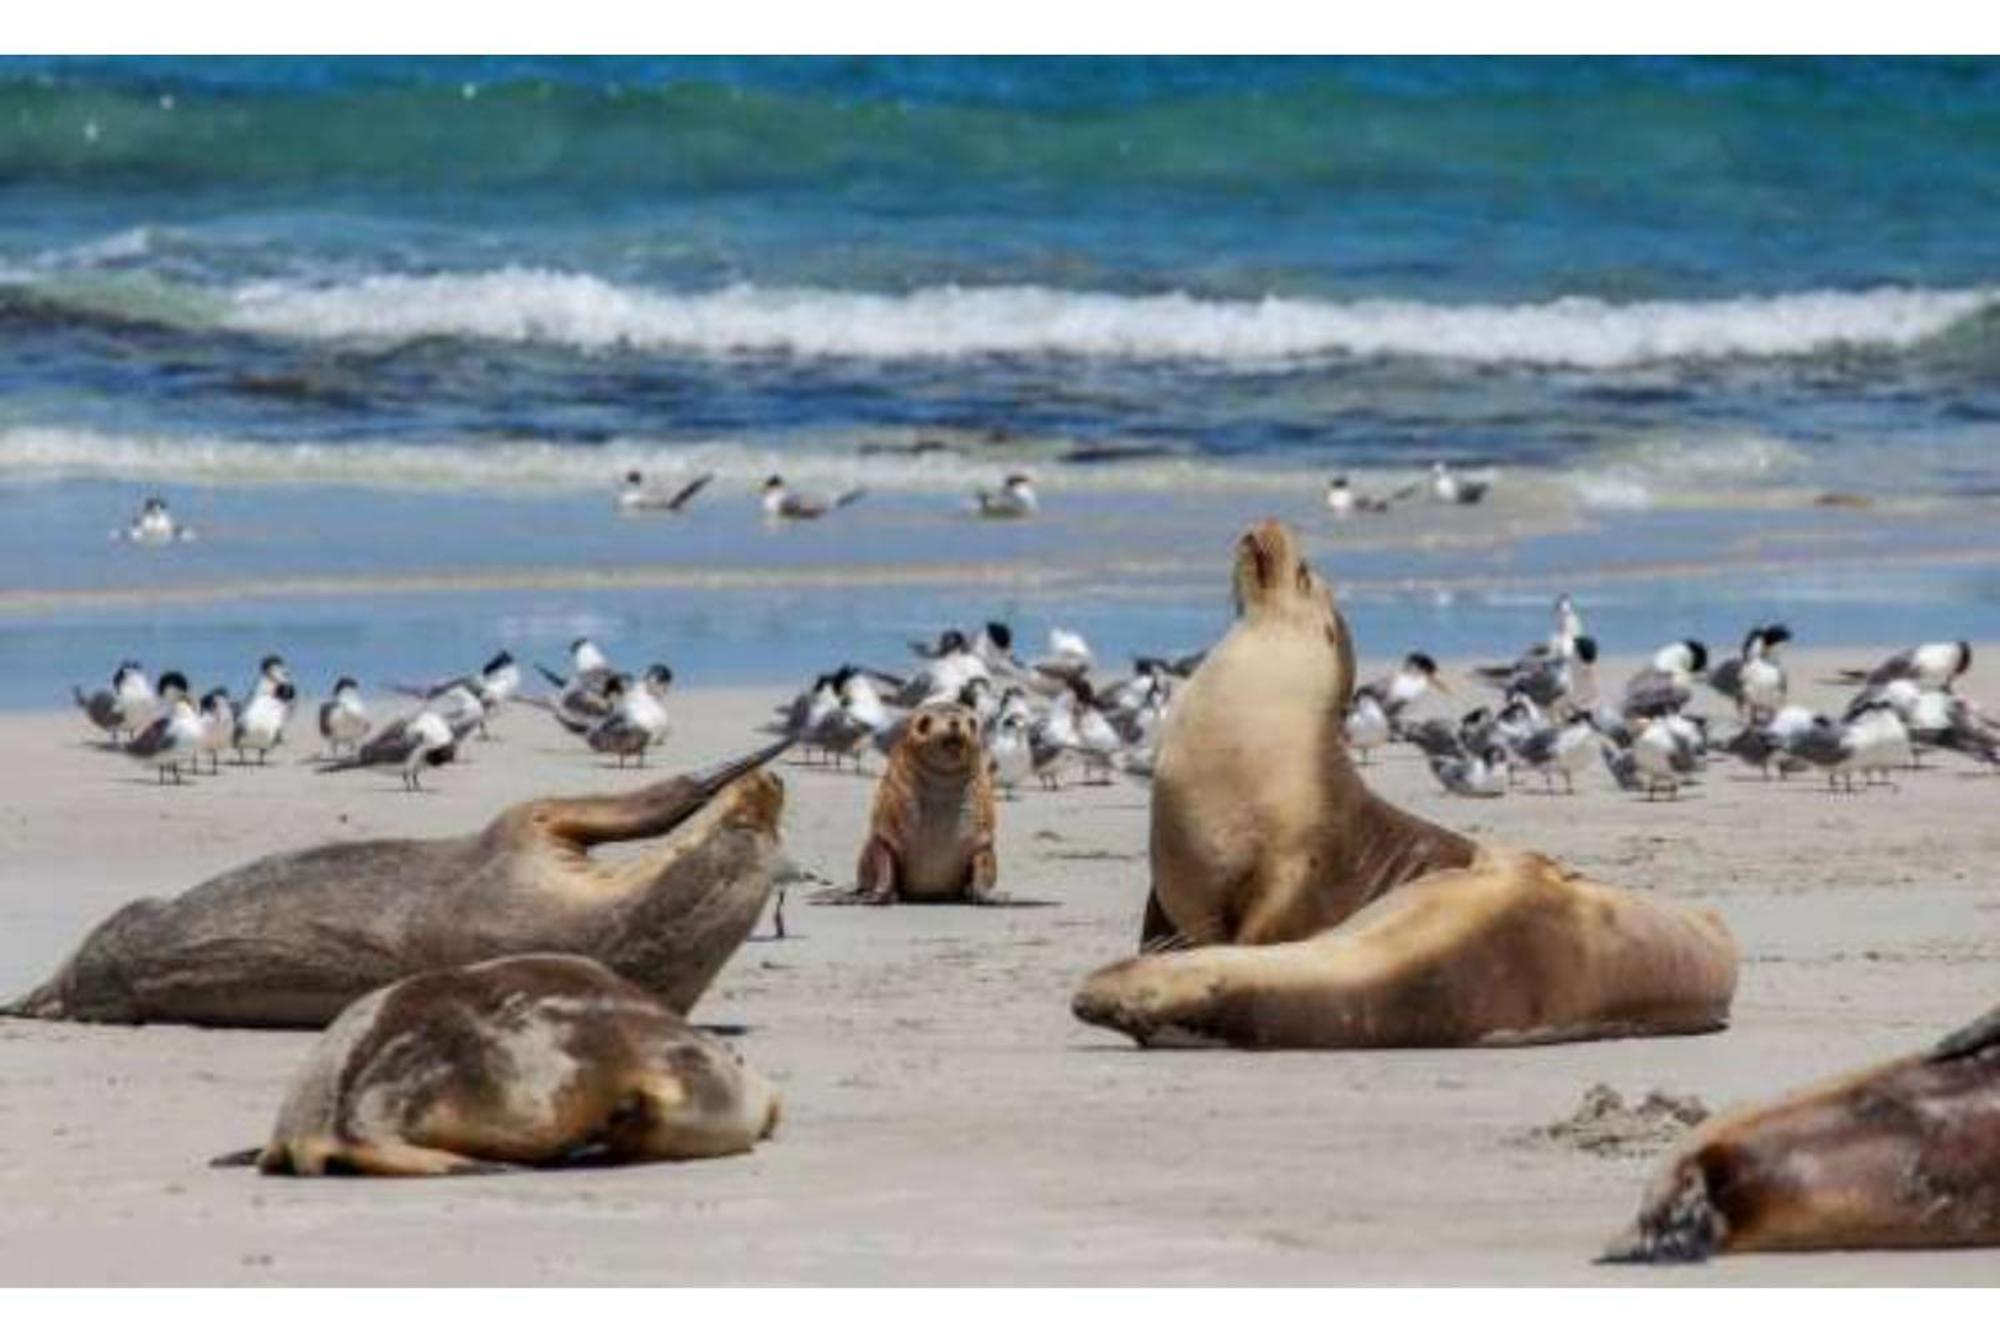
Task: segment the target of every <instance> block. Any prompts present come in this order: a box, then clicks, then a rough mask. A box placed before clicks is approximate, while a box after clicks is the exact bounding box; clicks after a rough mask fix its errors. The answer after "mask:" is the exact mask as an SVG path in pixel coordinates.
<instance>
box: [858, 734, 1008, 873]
mask: <svg viewBox="0 0 2000 1344" xmlns="http://www.w3.org/2000/svg"><path fill="white" fill-rule="evenodd" d="M997 818H998V812H997V809H996V808H995V807H994V803H993V778H992V772H991V771H990V770H989V769H988V768H987V765H986V749H985V747H984V746H983V745H982V744H981V741H980V734H979V719H978V717H977V716H976V715H975V714H973V712H972V711H971V710H970V709H967V708H966V707H965V706H963V705H958V704H933V705H925V706H923V707H922V708H920V709H918V710H916V711H915V712H913V713H912V714H911V715H910V717H909V720H908V723H907V726H906V728H905V730H904V732H903V735H902V739H901V740H900V741H898V742H897V743H896V749H895V750H894V751H893V752H891V753H890V755H889V762H888V765H887V766H886V767H885V768H884V769H883V771H882V782H881V783H880V784H879V785H877V786H876V789H875V811H874V814H873V816H872V817H871V818H870V820H869V824H868V841H867V843H866V844H865V845H863V846H862V850H861V860H860V863H859V865H858V869H859V871H858V874H857V876H856V878H855V892H856V894H857V895H858V896H861V897H863V898H866V899H871V900H875V901H882V902H888V901H894V900H897V899H902V900H974V901H978V900H983V899H985V898H986V897H987V896H989V895H991V894H992V892H993V884H994V882H995V881H996V880H998V878H999V875H1000V867H999V860H998V859H997V858H996V857H995V855H994V852H993V836H994V831H995V829H996V827H997Z"/></svg>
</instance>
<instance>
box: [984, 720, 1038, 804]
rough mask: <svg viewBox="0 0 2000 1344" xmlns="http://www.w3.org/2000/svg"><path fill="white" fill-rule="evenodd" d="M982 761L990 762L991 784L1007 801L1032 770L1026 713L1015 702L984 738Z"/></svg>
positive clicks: (1031, 753)
mask: <svg viewBox="0 0 2000 1344" xmlns="http://www.w3.org/2000/svg"><path fill="white" fill-rule="evenodd" d="M986 759H987V760H988V761H990V762H992V768H993V782H994V783H995V784H997V785H999V787H1000V789H1001V791H1002V792H1003V793H1005V794H1006V795H1007V796H1008V797H1009V798H1011V797H1013V796H1014V791H1015V790H1016V789H1017V788H1019V787H1020V785H1021V783H1022V781H1023V780H1025V779H1027V777H1028V774H1029V772H1030V771H1031V770H1032V769H1033V768H1034V760H1035V758H1034V752H1033V750H1032V749H1031V748H1030V746H1029V744H1028V711H1027V707H1026V705H1025V704H1023V703H1019V702H1016V703H1014V704H1012V705H1010V706H1009V707H1008V708H1004V709H1002V710H1001V711H1000V714H999V716H998V717H997V718H995V719H994V721H993V727H992V729H991V731H989V732H988V733H987V735H986Z"/></svg>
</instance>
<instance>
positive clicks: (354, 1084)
mask: <svg viewBox="0 0 2000 1344" xmlns="http://www.w3.org/2000/svg"><path fill="white" fill-rule="evenodd" d="M777 1122H778V1094H777V1092H776V1090H775V1089H774V1088H772V1086H771V1084H770V1083H768V1082H766V1081H765V1080H764V1079H763V1078H762V1077H761V1076H759V1075H758V1074H757V1073H756V1072H755V1071H754V1070H752V1069H751V1068H750V1067H749V1066H748V1065H746V1064H744V1063H743V1061H742V1060H740V1059H738V1058H737V1057H736V1055H735V1054H734V1053H733V1052H732V1051H730V1050H729V1049H728V1048H727V1047H726V1046H724V1045H723V1044H722V1043H721V1042H719V1041H717V1040H716V1039H715V1038H714V1037H712V1036H709V1035H707V1034H706V1033H704V1032H700V1031H696V1030H695V1029H694V1028H692V1027H690V1026H689V1025H688V1024H687V1023H686V1022H684V1021H682V1020H681V1018H680V1016H679V1015H678V1014H676V1013H675V1012H673V1011H672V1010H671V1009H669V1008H668V1007H667V1006H666V1005H664V1004H662V1003H661V1002H660V1001H659V1000H658V999H656V998H654V997H653V996H651V995H650V994H647V993H646V992H645V991H644V990H642V989H640V988H639V987H638V986H637V985H634V984H632V983H631V982H630V981H628V980H624V979H621V978H619V977H618V976H616V975H613V974H612V973H611V972H610V971H608V970H606V969H605V968H604V967H603V966H600V965H599V964H598V963H596V962H594V961H591V960H589V959H588V958H586V957H567V956H526V957H503V958H501V959H499V960H497V961H483V962H479V963H477V964H476V965H471V966H458V967H454V968H452V969H450V970H444V971H426V972H424V973H422V974H420V975H413V976H410V977H409V978H407V979H404V980H398V981H397V982H396V983H395V984H393V985H389V986H387V987H386V988H383V989H378V990H376V991H374V992H373V993H371V994H368V995H366V996H364V997H362V998H360V999H358V1000H356V1001H355V1002H354V1003H352V1004H350V1005H349V1006H348V1007H347V1009H346V1010H345V1011H344V1012H342V1013H341V1014H340V1016H339V1017H338V1018H336V1019H334V1022H333V1025H332V1026H330V1027H328V1028H327V1030H326V1034H325V1035H323V1036H322V1037H321V1038H320V1040H319V1043H318V1044H317V1045H316V1046H314V1048H313V1051H312V1054H311V1056H310V1057H309V1058H308V1059H307V1060H306V1064H305V1067H304V1068H303V1069H301V1070H300V1071H299V1074H298V1076H297V1077H296V1078H294V1079H293V1081H292V1086H291V1089H290V1091H289V1092H288V1093H287V1094H286V1096H285V1102H284V1106H283V1108H282V1109H281V1110H280V1111H279V1113H278V1123H277V1127H276V1128H275V1129H274V1130H273V1132H272V1134H271V1139H270V1142H268V1143H266V1144H265V1145H264V1147H263V1148H262V1149H261V1150H260V1151H258V1152H257V1154H256V1157H255V1161H256V1163H257V1167H258V1170H260V1171H262V1172H264V1173H265V1174H266V1175H291V1176H327V1175H341V1174H353V1175H362V1176H448V1175H459V1174H465V1173H470V1172H475V1171H493V1170H502V1169H505V1168H507V1167H512V1166H539V1165H545V1164H550V1163H558V1162H576V1161H600V1162H658V1161H668V1160H673V1159H678V1158H691V1157H724V1156H727V1155H728V1154H731V1153H741V1152H747V1151H749V1149H750V1147H751V1145H752V1144H754V1143H756V1142H757V1141H758V1140H759V1139H762V1138H767V1137H769V1135H770V1133H771V1131H772V1129H773V1128H774V1127H775V1126H776V1124H777ZM241 1156H242V1157H245V1158H247V1157H248V1156H249V1155H247V1154H245V1155H241ZM236 1160H239V1159H237V1158H220V1159H218V1164H220V1165H232V1164H233V1163H234V1162H235V1161H236Z"/></svg>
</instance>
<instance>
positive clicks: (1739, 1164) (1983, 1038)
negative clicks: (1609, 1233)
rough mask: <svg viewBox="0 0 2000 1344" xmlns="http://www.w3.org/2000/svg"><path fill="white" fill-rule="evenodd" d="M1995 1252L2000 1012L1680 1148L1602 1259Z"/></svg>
mask: <svg viewBox="0 0 2000 1344" xmlns="http://www.w3.org/2000/svg"><path fill="white" fill-rule="evenodd" d="M1926 1246H1929V1247H1944V1246H2000V1008H1996V1009H1994V1010H1993V1011H1992V1012H1989V1013H1987V1014H1986V1015H1985V1016H1984V1017H1982V1018H1980V1019H1979V1020H1978V1021H1977V1022H1974V1023H1973V1024H1972V1025H1971V1026H1969V1027H1966V1028H1964V1029H1963V1030H1960V1031H1956V1032H1953V1033H1952V1034H1951V1035H1949V1036H1947V1037H1945V1038H1944V1040H1942V1041H1940V1042H1939V1043H1938V1044H1937V1045H1936V1046H1935V1047H1934V1048H1932V1049H1931V1050H1929V1051H1927V1052H1925V1053H1923V1054H1920V1055H1908V1056H1905V1057H1904V1058H1902V1059H1898V1060H1894V1061H1892V1062H1891V1063H1888V1064H1882V1065H1877V1066H1876V1067H1874V1068H1870V1069H1863V1070H1862V1071H1860V1072H1859V1073H1851V1074H1847V1075H1846V1076H1844V1077H1840V1078H1835V1079H1832V1080H1831V1081H1828V1082H1824V1083H1820V1084H1818V1085H1816V1086H1813V1087H1808V1088H1806V1089H1805V1090H1803V1091H1800V1092H1794V1093H1792V1094H1791V1095H1790V1096H1787V1097H1783V1098H1780V1099H1779V1100H1778V1101H1776V1102H1773V1103H1770V1104H1769V1105H1764V1106H1752V1107H1746V1108H1745V1109H1742V1110H1739V1111H1734V1112H1731V1113H1728V1114H1725V1115H1720V1116H1717V1117H1716V1118H1715V1119H1713V1120H1711V1121H1709V1122H1708V1123H1707V1124H1705V1125H1703V1126H1702V1127H1701V1128H1700V1129H1697V1130H1696V1131H1695V1132H1694V1133H1693V1134H1691V1135H1689V1136H1688V1139H1687V1142H1686V1143H1685V1144H1683V1145H1682V1147H1681V1149H1680V1150H1679V1151H1678V1152H1677V1153H1676V1154H1675V1155H1674V1156H1673V1157H1672V1158H1671V1159H1670V1160H1669V1161H1668V1163H1667V1165H1666V1169H1665V1170H1664V1171H1662V1172H1661V1173H1660V1175H1659V1177H1658V1178H1657V1179H1655V1181H1654V1182H1653V1186H1652V1188H1651V1190H1649V1191H1648V1192H1647V1194H1646V1202H1645V1205H1644V1207H1642V1208H1641V1209H1640V1211H1639V1217H1638V1220H1637V1221H1636V1222H1635V1223H1634V1224H1633V1226H1632V1227H1631V1229H1630V1230H1629V1231H1627V1232H1626V1233H1625V1235H1624V1236H1622V1237H1621V1238H1619V1240H1618V1241H1617V1242H1616V1243H1614V1244H1613V1245H1612V1247H1611V1248H1610V1249H1609V1250H1608V1251H1606V1252H1605V1255H1604V1258H1605V1259H1606V1260H1614V1261H1634V1260H1648V1261H1671V1260H1702V1259H1706V1258H1707V1257H1708V1256H1710V1255H1714V1254H1717V1253H1723V1252H1733V1251H1825V1250H1869V1249H1884V1250H1895V1249H1908V1248H1916V1247H1926Z"/></svg>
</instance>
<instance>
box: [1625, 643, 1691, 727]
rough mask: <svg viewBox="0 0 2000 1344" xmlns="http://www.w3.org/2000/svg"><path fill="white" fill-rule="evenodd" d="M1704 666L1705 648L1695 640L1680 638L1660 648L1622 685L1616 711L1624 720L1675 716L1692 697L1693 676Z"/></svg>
mask: <svg viewBox="0 0 2000 1344" xmlns="http://www.w3.org/2000/svg"><path fill="white" fill-rule="evenodd" d="M1707 666H1708V646H1707V645H1706V644H1704V643H1702V642H1701V641H1700V640H1698V639H1680V640H1675V641H1674V642H1673V643H1671V644H1666V645H1663V646H1661V648H1660V649H1659V650H1658V651H1657V652H1655V653H1654V654H1653V660H1652V662H1650V663H1648V664H1647V665H1646V666H1645V667H1642V668H1640V669H1639V670H1638V671H1637V672H1634V673H1633V674H1632V679H1631V680H1630V681H1628V682H1626V683H1625V699H1624V702H1623V703H1622V704H1621V705H1620V706H1619V712H1620V713H1621V714H1623V715H1624V716H1625V717H1626V718H1628V719H1647V718H1658V717H1660V716H1662V715H1666V714H1675V713H1678V712H1680V710H1681V709H1682V708H1683V707H1685V706H1686V704H1687V702H1688V701H1689V700H1690V699H1692V698H1693V696H1694V678H1695V674H1696V673H1698V672H1701V671H1702V670H1703V669H1704V668H1706V667H1707Z"/></svg>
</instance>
